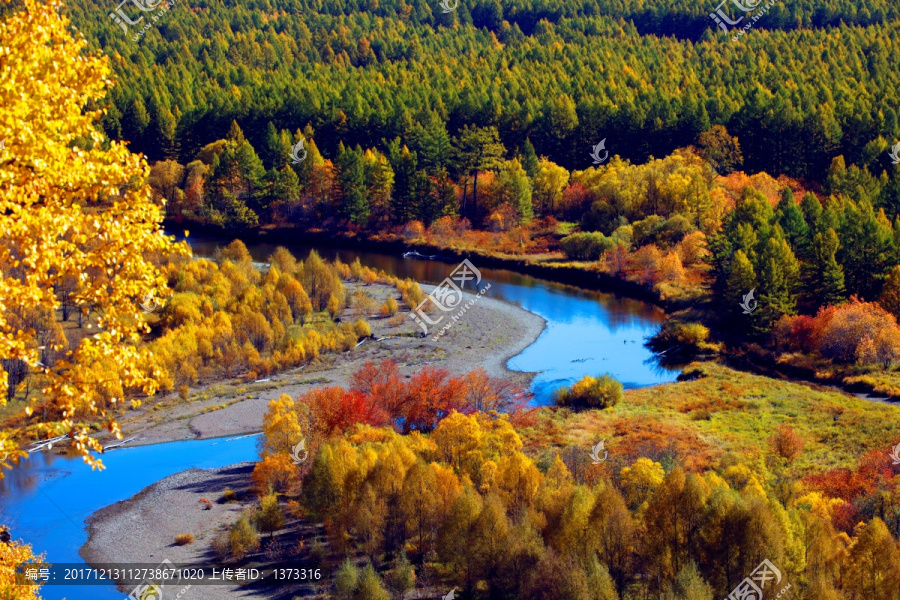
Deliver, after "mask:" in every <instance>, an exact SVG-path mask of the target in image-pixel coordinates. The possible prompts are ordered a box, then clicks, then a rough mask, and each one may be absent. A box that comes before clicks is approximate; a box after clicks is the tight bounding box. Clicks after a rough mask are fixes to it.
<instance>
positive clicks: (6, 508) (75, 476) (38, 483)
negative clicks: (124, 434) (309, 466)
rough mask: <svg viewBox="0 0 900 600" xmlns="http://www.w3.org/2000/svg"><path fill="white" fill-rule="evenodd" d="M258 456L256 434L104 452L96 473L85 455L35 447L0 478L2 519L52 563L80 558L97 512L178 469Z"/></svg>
mask: <svg viewBox="0 0 900 600" xmlns="http://www.w3.org/2000/svg"><path fill="white" fill-rule="evenodd" d="M256 457H257V454H256V436H252V437H243V438H237V439H224V438H223V439H212V440H197V441H187V442H170V443H168V444H155V445H152V446H139V447H135V448H122V449H115V450H111V451H109V452H107V453H106V454H104V455H103V463H104V465H106V469H104V470H103V471H91V470H90V468H88V467H86V466H85V465H84V463H83V462H81V460H80V459H73V458H67V457H60V456H56V455H53V454H50V453H43V452H38V453H35V454H33V455H31V456H30V457H29V459H28V460H26V461H23V462H22V464H20V465H19V466H18V467H16V468H14V469H12V470H11V471H6V478H5V479H3V480H0V521H2V522H3V523H6V524H8V525H9V527H10V530H11V533H12V535H13V538H16V539H23V540H24V541H25V542H27V543H29V544H31V545H32V548H33V549H34V551H35V552H36V553H45V554H46V555H47V556H46V558H47V560H48V561H50V562H51V563H63V562H69V563H82V562H84V561H83V560H82V559H81V557H79V556H78V550H79V549H80V548H81V546H82V545H84V543H85V542H86V541H87V530H86V526H85V523H84V521H85V519H87V518H88V517H89V516H90V515H91V514H93V513H94V512H96V511H98V510H100V509H101V508H103V507H104V506H109V505H110V504H114V503H116V502H118V501H120V500H124V499H126V498H130V497H131V496H133V495H135V494H137V493H138V492H139V491H141V490H142V489H143V488H145V487H147V486H148V485H150V484H152V483H154V482H156V481H159V480H160V479H163V478H164V477H168V476H169V475H172V474H173V473H177V472H179V471H184V470H185V469H190V468H194V467H197V468H204V469H212V468H217V467H223V466H225V465H230V464H234V463H237V462H242V461H248V460H249V461H252V460H256ZM136 543H137V542H136ZM154 558H159V560H160V561H161V560H162V559H163V558H165V557H162V556H160V557H154ZM123 596H124V594H122V593H121V592H119V591H117V590H116V588H115V586H112V585H104V586H94V585H82V586H44V587H43V588H42V589H41V597H42V598H44V599H45V600H61V599H62V598H65V599H66V600H121V599H122V597H123Z"/></svg>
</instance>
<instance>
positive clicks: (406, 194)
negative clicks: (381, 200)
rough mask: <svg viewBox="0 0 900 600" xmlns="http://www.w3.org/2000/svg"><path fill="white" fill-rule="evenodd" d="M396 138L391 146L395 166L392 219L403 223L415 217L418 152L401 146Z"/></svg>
mask: <svg viewBox="0 0 900 600" xmlns="http://www.w3.org/2000/svg"><path fill="white" fill-rule="evenodd" d="M399 143H400V142H399V140H396V141H395V142H393V143H392V144H391V147H390V160H391V166H393V168H394V193H393V195H392V197H391V200H392V202H391V210H390V216H391V221H392V222H393V223H395V224H398V225H402V224H405V223H407V222H409V221H411V220H412V219H413V215H414V212H413V211H414V209H415V205H416V172H417V170H416V164H417V160H416V154H415V153H414V152H410V150H409V148H407V147H406V146H403V147H402V148H400V147H399Z"/></svg>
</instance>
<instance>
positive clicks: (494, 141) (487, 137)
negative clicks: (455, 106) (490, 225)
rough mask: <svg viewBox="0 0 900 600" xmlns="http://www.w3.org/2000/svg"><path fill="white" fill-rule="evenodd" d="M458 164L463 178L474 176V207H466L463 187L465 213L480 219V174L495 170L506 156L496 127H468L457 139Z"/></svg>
mask: <svg viewBox="0 0 900 600" xmlns="http://www.w3.org/2000/svg"><path fill="white" fill-rule="evenodd" d="M455 149H456V156H457V164H458V165H459V168H460V171H461V172H462V175H463V177H468V176H470V175H474V181H473V183H472V207H471V209H470V208H468V207H466V206H465V201H466V195H465V185H464V186H463V203H464V205H463V213H464V214H468V215H471V216H473V217H475V218H477V217H478V173H479V172H480V171H486V170H489V169H495V168H496V167H497V166H498V165H499V164H500V161H501V160H502V158H503V155H504V154H506V148H505V147H504V146H503V144H501V143H500V136H499V134H498V133H497V128H496V127H470V126H468V125H466V126H465V127H464V128H463V130H462V131H461V132H460V134H459V137H458V138H457V139H456V145H455Z"/></svg>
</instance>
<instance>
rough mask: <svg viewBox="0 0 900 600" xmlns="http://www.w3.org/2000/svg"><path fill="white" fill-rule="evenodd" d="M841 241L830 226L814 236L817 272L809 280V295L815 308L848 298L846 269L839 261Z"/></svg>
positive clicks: (814, 256)
mask: <svg viewBox="0 0 900 600" xmlns="http://www.w3.org/2000/svg"><path fill="white" fill-rule="evenodd" d="M839 248H840V241H839V240H838V236H837V233H835V231H834V229H831V228H830V227H829V228H828V230H826V231H825V233H817V234H816V235H815V237H814V238H813V258H814V261H813V264H814V266H815V272H814V274H813V276H812V277H811V278H810V280H809V288H808V290H807V296H808V297H809V298H810V300H812V302H811V303H810V304H811V305H812V306H813V307H814V308H818V307H819V306H827V305H831V304H840V303H841V302H843V301H844V300H846V299H847V294H846V288H845V286H844V269H843V268H842V267H841V265H840V264H839V263H838V261H837V258H836V257H837V252H838V249H839Z"/></svg>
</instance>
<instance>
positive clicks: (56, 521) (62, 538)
mask: <svg viewBox="0 0 900 600" xmlns="http://www.w3.org/2000/svg"><path fill="white" fill-rule="evenodd" d="M190 240H191V245H192V247H193V248H194V252H195V253H196V254H197V255H202V256H211V255H212V254H213V253H214V252H215V249H216V247H217V246H220V245H223V243H224V242H227V240H223V239H221V238H219V239H217V238H211V237H200V236H192V237H191V238H190ZM287 246H288V248H289V249H290V250H291V251H292V252H293V253H294V255H295V256H297V258H305V257H306V256H307V255H308V253H309V252H310V251H311V250H312V247H310V246H308V245H303V244H289V245H287ZM248 248H249V250H250V253H251V255H252V256H253V257H254V259H255V260H258V261H261V262H264V261H265V260H266V259H267V257H268V256H269V254H270V253H271V252H272V251H273V250H274V248H275V247H274V246H273V245H269V244H251V245H248ZM318 251H319V253H320V254H321V255H322V256H323V257H325V258H328V259H334V258H335V257H340V259H341V260H342V261H344V262H348V263H349V262H352V261H353V260H354V259H356V258H357V257H358V258H359V259H360V261H361V262H362V264H364V265H366V266H369V267H372V268H375V269H382V270H384V271H386V272H388V273H391V274H393V275H397V276H400V277H411V278H413V279H415V280H417V281H422V282H426V283H439V282H441V281H442V280H443V279H444V278H445V277H447V276H448V275H449V274H450V272H451V271H452V270H453V269H454V267H455V266H456V263H455V262H454V263H448V262H442V261H438V260H422V259H417V258H403V257H400V256H392V255H389V254H384V253H377V252H370V251H359V250H345V249H340V250H338V249H335V248H319V249H318ZM474 262H475V266H476V267H477V268H478V264H477V260H476V261H474ZM479 270H480V271H481V275H482V280H481V286H485V285H486V284H488V283H490V284H491V285H490V289H489V290H488V291H487V292H486V294H487V295H489V296H491V297H494V298H497V299H500V300H504V301H506V302H511V303H513V304H516V305H518V306H521V307H522V308H524V309H526V310H529V311H532V312H534V313H536V314H538V315H540V316H542V317H543V318H544V319H546V320H547V327H546V329H545V330H544V332H543V333H542V334H541V336H540V337H539V338H538V339H537V340H536V341H535V342H534V344H532V345H531V346H529V347H528V348H526V349H525V351H524V352H522V353H521V354H519V355H518V356H515V357H513V358H512V359H510V361H509V364H508V366H509V368H510V369H514V370H521V371H534V372H539V374H538V375H537V376H536V377H535V379H534V381H533V384H532V392H533V393H534V398H535V400H534V402H535V403H536V404H547V403H549V402H550V400H551V397H552V393H553V391H554V390H555V389H557V388H558V387H560V386H562V385H566V384H569V383H572V382H574V381H575V380H577V379H579V378H580V377H582V376H584V375H587V374H590V375H598V374H602V373H610V374H611V375H612V376H614V377H615V378H616V379H618V380H619V381H621V382H622V383H623V384H624V385H625V387H626V388H635V387H643V386H649V385H655V384H660V383H666V382H670V381H674V380H675V377H676V376H677V374H678V372H677V370H673V369H666V368H663V367H661V366H659V365H658V364H657V363H656V361H655V360H654V359H653V356H652V353H651V352H650V351H649V350H647V349H646V348H644V346H643V341H644V340H645V338H646V337H647V336H649V335H651V334H652V333H653V332H654V331H656V329H657V328H658V326H659V325H660V323H662V321H663V319H664V318H665V315H664V313H663V311H662V310H661V309H659V308H657V307H654V306H652V305H650V304H647V303H644V302H640V301H637V300H632V299H629V298H623V297H620V296H617V295H614V294H608V293H602V292H596V291H589V290H584V289H581V288H578V287H574V286H569V285H562V284H556V283H552V282H549V281H545V280H540V279H536V278H533V277H529V276H526V275H521V274H519V273H515V272H512V271H508V270H503V269H488V268H479ZM255 459H256V438H255V437H243V438H236V439H214V440H196V441H186V442H170V443H166V444H156V445H152V446H141V447H136V448H121V449H115V450H112V451H110V452H108V453H107V454H105V455H104V456H103V462H104V463H105V465H106V469H105V470H104V471H101V472H97V471H91V470H90V469H89V468H87V467H85V465H84V464H83V463H82V462H81V461H80V460H74V459H70V458H66V457H58V456H54V455H51V454H49V453H36V454H34V455H32V456H31V457H30V460H28V461H24V462H23V463H22V464H21V465H19V466H18V467H16V468H15V469H13V470H12V471H8V472H7V475H6V479H4V480H2V481H0V511H2V514H0V522H3V523H6V524H8V525H9V526H10V529H11V531H12V534H13V537H14V538H17V539H23V540H24V541H26V542H28V543H30V544H32V546H33V549H34V550H35V552H39V553H45V554H46V558H47V560H49V561H50V562H53V563H63V562H78V563H81V562H83V561H82V559H81V558H80V557H79V556H78V549H79V548H80V547H81V546H82V545H83V544H84V543H85V541H86V540H87V532H86V529H85V527H84V520H85V519H86V518H87V517H88V516H90V515H91V514H92V513H94V512H95V511H97V510H99V509H100V508H103V507H104V506H108V505H110V504H113V503H115V502H118V501H120V500H124V499H126V498H129V497H131V496H133V495H134V494H136V493H138V492H139V491H140V490H142V489H143V488H145V487H147V486H148V485H151V484H152V483H154V482H156V481H158V480H160V479H162V478H164V477H167V476H169V475H171V474H173V473H177V472H179V471H183V470H185V469H189V468H195V467H197V468H215V467H221V466H224V465H228V464H232V463H236V462H241V461H248V460H255ZM42 596H43V598H45V599H46V600H61V599H62V598H65V599H67V600H121V599H122V598H123V596H124V595H123V594H122V593H121V592H118V591H117V590H116V588H115V587H114V586H112V585H108V586H44V588H43V589H42Z"/></svg>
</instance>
